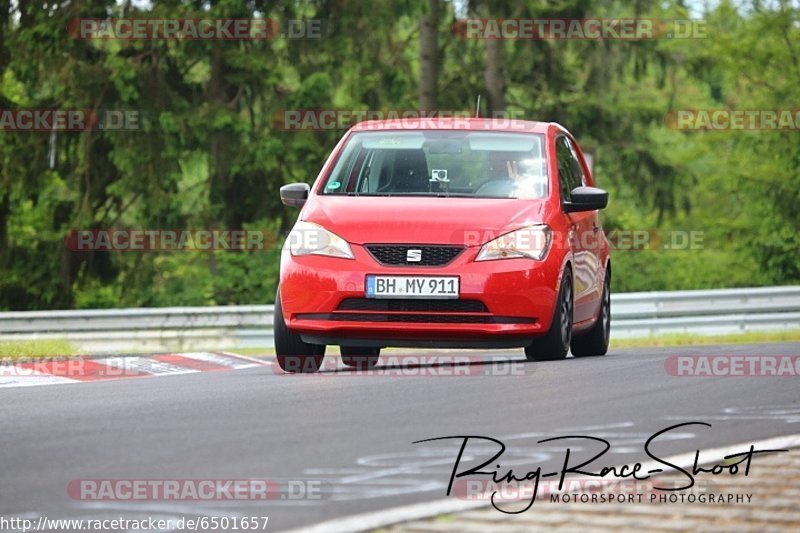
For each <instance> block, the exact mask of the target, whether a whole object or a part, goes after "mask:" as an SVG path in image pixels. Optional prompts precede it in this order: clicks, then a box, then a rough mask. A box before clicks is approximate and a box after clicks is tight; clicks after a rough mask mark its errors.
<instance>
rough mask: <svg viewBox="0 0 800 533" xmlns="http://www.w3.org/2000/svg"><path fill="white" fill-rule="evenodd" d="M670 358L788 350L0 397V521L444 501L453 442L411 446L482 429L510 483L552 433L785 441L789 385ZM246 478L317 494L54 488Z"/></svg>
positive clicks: (789, 423) (708, 443)
mask: <svg viewBox="0 0 800 533" xmlns="http://www.w3.org/2000/svg"><path fill="white" fill-rule="evenodd" d="M409 353H412V352H409ZM413 353H414V354H417V355H427V354H430V353H432V352H424V351H414V352H413ZM439 353H443V352H439ZM460 353H463V352H460ZM447 354H448V355H452V354H453V352H447ZM676 354H680V355H701V354H705V355H717V354H720V355H721V354H726V355H727V354H740V355H755V354H757V355H794V356H796V355H798V354H800V344H798V343H784V344H764V345H736V346H711V347H708V346H704V347H681V348H658V349H626V350H614V351H612V352H611V353H610V354H609V355H607V356H606V357H601V358H586V359H574V358H571V357H570V358H569V359H567V360H565V361H558V362H551V363H526V362H524V357H523V355H522V353H521V350H512V351H504V352H496V353H494V354H493V355H495V356H497V357H500V358H501V359H502V361H501V362H496V361H495V362H491V363H488V364H483V363H475V364H471V365H470V366H469V367H468V368H467V369H460V370H459V371H458V372H456V371H455V370H454V369H453V368H448V367H447V365H444V366H443V367H442V368H438V367H437V365H432V366H431V367H429V368H426V365H425V364H423V365H422V367H421V368H417V369H416V370H415V371H414V372H410V373H407V374H410V375H404V373H403V372H400V371H398V372H392V369H391V368H389V369H386V368H384V369H383V370H384V372H383V375H357V374H353V373H352V372H351V371H348V370H344V369H342V370H338V371H327V372H324V373H322V374H321V375H281V374H280V373H279V371H278V370H277V367H276V366H263V367H256V368H247V369H242V370H237V371H235V372H220V373H218V372H205V373H198V374H187V375H178V376H170V377H165V378H157V379H130V380H120V381H109V382H94V383H81V384H74V385H51V386H43V387H22V388H9V389H0V413H2V417H1V418H0V420H1V421H2V425H1V426H0V427H2V440H0V445H2V452H0V453H2V460H1V461H2V462H0V514H2V515H4V516H20V517H38V516H40V515H45V516H47V517H49V518H71V517H72V518H80V517H82V518H103V517H109V518H111V517H119V516H122V517H126V518H134V517H145V516H157V517H180V516H202V515H206V516H229V517H233V516H265V515H266V516H269V517H270V518H269V528H268V530H269V531H277V530H283V529H288V528H295V527H299V526H304V525H311V524H314V523H317V522H320V521H322V520H328V519H331V518H336V517H344V516H348V515H353V514H356V513H362V512H368V511H375V510H380V509H388V508H391V507H395V506H399V505H405V504H410V503H419V502H426V501H431V500H438V499H442V498H444V497H445V489H446V486H447V482H448V480H449V476H450V472H451V470H452V468H453V462H454V460H455V457H456V455H457V453H458V448H459V445H460V442H457V441H449V442H428V443H424V444H412V442H413V441H417V440H422V439H428V438H434V437H441V436H447V435H481V436H491V437H494V438H497V439H500V440H502V441H503V442H505V444H506V445H507V446H508V451H507V452H506V454H505V455H504V456H503V464H504V466H510V465H513V466H514V467H515V469H516V468H518V469H520V470H521V471H523V472H525V471H528V470H530V469H531V468H533V467H535V466H536V464H541V463H542V462H547V461H563V453H560V452H559V451H558V449H557V448H555V447H553V446H550V447H548V448H545V447H544V446H543V445H537V444H536V441H537V440H540V439H543V438H547V437H553V436H559V435H569V434H573V435H574V434H576V433H577V434H587V435H592V436H597V437H603V438H606V439H607V440H609V441H611V444H612V450H611V452H609V453H608V454H607V456H606V458H604V460H601V461H600V463H598V464H600V465H601V466H603V465H608V466H611V465H615V464H621V463H625V462H633V461H635V460H636V459H645V455H644V452H643V446H644V442H645V441H646V440H647V438H648V437H649V436H650V435H651V434H652V433H654V432H656V431H658V430H661V429H663V428H665V427H667V426H671V425H674V424H678V423H681V422H689V421H703V422H708V423H711V424H713V428H702V427H700V426H692V427H687V428H682V429H681V430H679V431H674V432H672V433H671V434H670V435H671V437H670V439H668V440H667V439H664V440H662V441H660V443H659V448H658V450H659V452H660V454H662V455H663V456H664V457H666V456H667V455H670V454H674V453H681V452H689V451H694V450H696V449H700V450H702V449H708V448H712V447H718V446H723V445H730V444H739V443H749V442H751V441H755V440H759V439H765V438H769V437H776V436H781V435H791V434H797V433H800V392H799V391H800V389H799V388H798V377H748V378H741V377H676V376H672V375H670V374H669V373H668V372H667V371H666V370H665V360H666V359H667V358H668V357H669V356H671V355H676ZM462 370H464V371H462ZM465 373H466V374H468V375H464V374H465ZM414 374H416V375H414ZM442 374H443V375H442ZM562 448H563V447H562ZM579 449H580V446H578V447H573V451H574V452H577V451H579ZM479 452H480V450H477V449H476V452H475V453H479ZM473 457H475V456H474V455H473ZM487 458H488V457H487ZM468 459H469V454H467V455H465V458H464V461H467V460H468ZM605 459H607V460H605ZM476 464H477V463H476ZM756 467H757V466H756ZM250 478H258V479H269V480H276V481H277V482H286V483H288V482H290V481H291V482H296V486H303V487H318V488H319V490H320V491H321V492H320V494H321V496H320V497H319V498H300V497H298V499H280V498H277V499H274V500H270V501H266V502H265V501H227V502H226V501H214V502H191V501H178V502H175V501H137V502H121V501H82V500H80V499H73V498H72V497H70V496H69V495H68V492H67V487H68V485H69V483H70V481H72V480H82V479H136V480H142V479H250ZM301 483H304V485H301Z"/></svg>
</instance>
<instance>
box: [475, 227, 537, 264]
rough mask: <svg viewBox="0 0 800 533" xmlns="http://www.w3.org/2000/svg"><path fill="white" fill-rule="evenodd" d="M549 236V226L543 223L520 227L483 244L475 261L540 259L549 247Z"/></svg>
mask: <svg viewBox="0 0 800 533" xmlns="http://www.w3.org/2000/svg"><path fill="white" fill-rule="evenodd" d="M551 238H552V237H551V231H550V228H549V227H547V226H546V225H544V224H538V225H536V226H527V227H525V228H520V229H518V230H516V231H512V232H510V233H506V234H505V235H501V236H500V237H498V238H496V239H494V240H492V241H489V242H487V243H486V244H484V245H483V246H482V247H481V250H480V252H478V257H476V258H475V261H491V260H493V259H512V258H514V257H527V258H529V259H536V260H537V261H538V260H542V259H544V256H545V255H547V250H548V249H549V248H550V240H551Z"/></svg>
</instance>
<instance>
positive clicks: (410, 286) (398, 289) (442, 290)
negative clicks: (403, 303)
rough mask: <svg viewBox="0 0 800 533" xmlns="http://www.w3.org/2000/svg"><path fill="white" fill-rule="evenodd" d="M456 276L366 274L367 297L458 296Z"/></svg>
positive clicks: (457, 279)
mask: <svg viewBox="0 0 800 533" xmlns="http://www.w3.org/2000/svg"><path fill="white" fill-rule="evenodd" d="M458 289H459V278H458V276H373V275H368V276H367V290H366V293H367V298H458Z"/></svg>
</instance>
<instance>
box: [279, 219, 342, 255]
mask: <svg viewBox="0 0 800 533" xmlns="http://www.w3.org/2000/svg"><path fill="white" fill-rule="evenodd" d="M284 247H285V248H288V249H289V252H290V253H291V254H292V255H327V256H330V257H343V258H345V259H354V258H355V257H354V256H353V250H351V249H350V245H349V244H347V241H346V240H344V239H342V238H341V237H339V236H338V235H336V234H335V233H333V232H330V231H328V230H326V229H325V228H323V227H322V226H320V225H318V224H314V223H313V222H304V221H302V220H298V221H297V224H295V225H294V227H293V228H292V231H291V232H290V233H289V237H287V239H286V243H285V244H284Z"/></svg>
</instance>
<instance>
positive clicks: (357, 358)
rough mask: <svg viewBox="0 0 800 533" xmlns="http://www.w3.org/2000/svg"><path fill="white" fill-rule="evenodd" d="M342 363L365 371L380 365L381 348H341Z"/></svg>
mask: <svg viewBox="0 0 800 533" xmlns="http://www.w3.org/2000/svg"><path fill="white" fill-rule="evenodd" d="M339 351H340V352H341V354H342V355H341V357H342V362H343V363H344V364H345V365H347V366H349V367H352V368H357V369H359V370H365V369H367V368H372V367H374V366H375V365H376V364H378V358H379V357H380V355H381V349H380V348H365V347H362V346H340V347H339Z"/></svg>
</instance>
